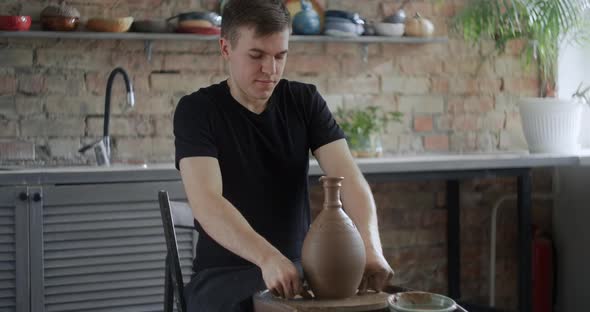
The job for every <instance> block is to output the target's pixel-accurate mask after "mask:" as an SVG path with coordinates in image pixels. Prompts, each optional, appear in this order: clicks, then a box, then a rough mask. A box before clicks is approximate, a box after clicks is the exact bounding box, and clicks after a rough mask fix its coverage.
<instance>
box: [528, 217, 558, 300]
mask: <svg viewBox="0 0 590 312" xmlns="http://www.w3.org/2000/svg"><path fill="white" fill-rule="evenodd" d="M532 248H533V254H532V256H533V258H532V262H533V263H532V265H533V268H532V270H533V272H532V275H533V289H532V296H533V298H532V299H533V300H532V301H533V312H551V311H553V243H552V242H551V240H550V239H549V238H547V237H545V236H544V235H543V234H542V232H541V231H540V230H539V229H538V228H537V227H536V226H533V246H532Z"/></svg>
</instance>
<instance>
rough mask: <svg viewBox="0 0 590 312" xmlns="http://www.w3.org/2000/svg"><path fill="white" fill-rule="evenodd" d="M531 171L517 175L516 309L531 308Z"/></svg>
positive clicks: (523, 311) (521, 311)
mask: <svg viewBox="0 0 590 312" xmlns="http://www.w3.org/2000/svg"><path fill="white" fill-rule="evenodd" d="M531 191H532V190H531V172H530V170H527V171H526V172H525V173H523V174H521V175H519V176H518V193H517V196H518V272H519V273H518V310H519V311H520V312H530V311H531V310H532V297H531V296H532V293H531V284H532V273H531V270H532V269H531V261H532V245H531V243H532V234H531Z"/></svg>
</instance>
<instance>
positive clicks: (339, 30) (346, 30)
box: [324, 22, 364, 36]
mask: <svg viewBox="0 0 590 312" xmlns="http://www.w3.org/2000/svg"><path fill="white" fill-rule="evenodd" d="M363 31H364V28H363V26H362V25H357V24H354V23H353V22H348V23H334V22H331V23H326V25H325V26H324V34H326V35H329V36H342V35H344V36H347V35H350V36H358V35H360V34H362V33H363Z"/></svg>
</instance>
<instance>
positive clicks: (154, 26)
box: [131, 19, 172, 33]
mask: <svg viewBox="0 0 590 312" xmlns="http://www.w3.org/2000/svg"><path fill="white" fill-rule="evenodd" d="M171 30H172V27H171V25H170V24H169V23H168V22H166V21H165V20H158V19H145V20H137V21H133V24H131V31H134V32H142V33H168V32H171Z"/></svg>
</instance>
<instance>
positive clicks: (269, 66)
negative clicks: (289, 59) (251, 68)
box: [262, 57, 277, 75]
mask: <svg viewBox="0 0 590 312" xmlns="http://www.w3.org/2000/svg"><path fill="white" fill-rule="evenodd" d="M276 70H277V61H276V60H275V58H274V57H270V58H268V59H266V60H265V61H264V63H263V64H262V72H263V73H265V74H269V75H273V74H275V73H276Z"/></svg>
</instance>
